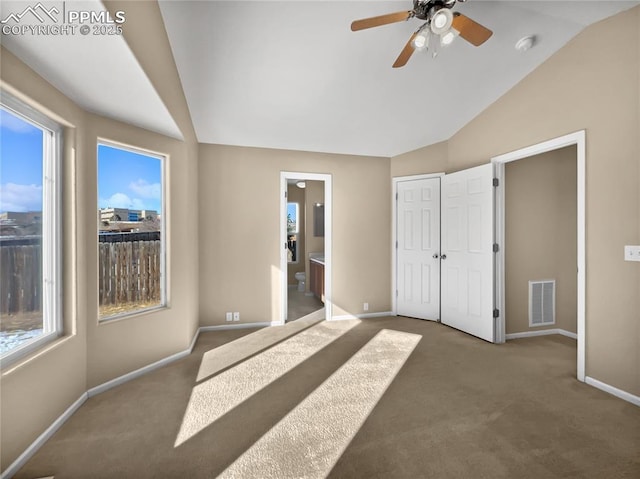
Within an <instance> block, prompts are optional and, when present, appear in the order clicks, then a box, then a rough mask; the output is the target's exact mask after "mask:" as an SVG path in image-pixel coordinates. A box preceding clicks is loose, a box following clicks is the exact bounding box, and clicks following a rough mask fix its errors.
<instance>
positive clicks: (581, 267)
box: [491, 130, 586, 382]
mask: <svg viewBox="0 0 640 479" xmlns="http://www.w3.org/2000/svg"><path fill="white" fill-rule="evenodd" d="M585 137H586V135H585V131H584V130H582V131H578V132H576V133H571V134H569V135H565V136H562V137H559V138H555V139H552V140H549V141H545V142H542V143H539V144H536V145H533V146H530V147H527V148H522V149H520V150H516V151H513V152H511V153H506V154H504V155H500V156H497V157H494V158H492V160H491V161H492V163H493V164H494V165H495V167H496V176H497V178H498V181H499V184H500V185H501V186H504V185H505V176H506V175H505V166H506V164H507V163H510V162H512V161H517V160H522V159H527V158H531V157H534V156H536V155H541V154H543V153H547V152H550V151H554V150H559V149H562V148H565V147H568V146H573V145H575V148H576V173H577V182H576V191H577V195H576V196H577V198H576V201H577V204H576V212H577V225H576V226H577V258H576V261H577V266H578V267H577V304H576V309H577V350H578V354H577V378H578V380H579V381H583V382H584V381H585V297H586V257H585V204H586V202H585V162H586V154H585V141H586V139H585ZM505 211H506V207H505V188H504V187H501V188H498V190H497V193H496V238H497V242H498V244H501V245H504V244H505V230H506V224H505V219H506V217H505ZM505 279H506V277H505V251H504V248H502V249H500V250H499V251H498V252H497V254H496V305H497V307H498V308H500V310H501V311H503V312H504V311H505V310H506V295H505V288H506V281H505ZM505 319H506V315H505V314H504V313H503V314H501V315H500V317H499V318H498V322H497V324H496V328H497V342H501V343H502V342H504V341H505V340H506V324H505Z"/></svg>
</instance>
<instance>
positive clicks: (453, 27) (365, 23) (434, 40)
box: [351, 0, 493, 68]
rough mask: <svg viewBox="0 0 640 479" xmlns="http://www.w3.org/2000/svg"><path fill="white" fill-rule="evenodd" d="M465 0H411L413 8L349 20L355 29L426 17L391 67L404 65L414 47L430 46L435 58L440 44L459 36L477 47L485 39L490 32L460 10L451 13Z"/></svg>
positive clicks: (445, 43)
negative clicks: (456, 5)
mask: <svg viewBox="0 0 640 479" xmlns="http://www.w3.org/2000/svg"><path fill="white" fill-rule="evenodd" d="M465 1H466V0H413V9H412V10H409V11H402V12H396V13H388V14H386V15H380V16H377V17H371V18H364V19H362V20H356V21H354V22H353V23H351V30H352V31H354V32H356V31H358V30H364V29H366V28H372V27H379V26H381V25H388V24H389V23H397V22H402V21H405V20H409V19H410V18H414V17H416V18H419V19H420V20H425V23H423V24H422V25H421V26H420V28H418V29H417V30H416V31H415V32H414V33H413V35H411V37H410V38H409V41H408V42H407V44H406V45H405V46H404V48H403V49H402V51H401V52H400V55H398V58H397V59H396V61H395V63H394V64H393V68H398V67H402V66H404V65H406V64H407V62H408V61H409V58H411V55H412V54H413V52H414V51H415V50H423V49H429V50H431V53H432V55H433V56H434V57H435V56H436V55H437V54H438V50H439V48H440V46H441V45H448V44H449V43H451V42H452V41H453V40H454V39H455V37H456V36H457V35H460V36H461V37H462V38H464V39H465V40H466V41H468V42H469V43H471V44H472V45H474V46H476V47H478V46H480V45H482V44H483V43H484V42H486V41H487V40H488V39H489V37H491V35H493V32H492V31H491V30H489V29H488V28H486V27H484V26H482V25H480V24H479V23H477V22H475V21H473V20H471V19H470V18H469V17H467V16H465V15H463V14H462V13H459V12H452V11H451V8H452V7H453V6H454V5H455V4H456V2H465Z"/></svg>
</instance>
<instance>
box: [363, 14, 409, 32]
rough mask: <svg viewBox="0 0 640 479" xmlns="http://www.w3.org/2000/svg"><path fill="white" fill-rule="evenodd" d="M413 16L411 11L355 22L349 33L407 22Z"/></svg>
mask: <svg viewBox="0 0 640 479" xmlns="http://www.w3.org/2000/svg"><path fill="white" fill-rule="evenodd" d="M413 15H414V13H413V10H409V11H408V12H396V13H387V14H386V15H380V16H378V17H371V18H363V19H362V20H355V21H354V22H352V23H351V31H353V32H356V31H358V30H364V29H365V28H373V27H379V26H381V25H388V24H389V23H396V22H403V21H405V20H409V19H410V18H411V17H412V16H413Z"/></svg>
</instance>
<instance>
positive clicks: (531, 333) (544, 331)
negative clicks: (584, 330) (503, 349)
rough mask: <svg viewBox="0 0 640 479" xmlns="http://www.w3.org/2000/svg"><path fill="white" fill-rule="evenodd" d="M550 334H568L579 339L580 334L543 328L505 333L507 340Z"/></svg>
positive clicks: (568, 336) (567, 335)
mask: <svg viewBox="0 0 640 479" xmlns="http://www.w3.org/2000/svg"><path fill="white" fill-rule="evenodd" d="M550 334H561V335H562V336H566V337H567V338H571V339H578V335H577V334H576V333H572V332H571V331H567V330H565V329H559V328H554V329H541V330H539V331H524V332H522V333H509V334H507V335H505V338H506V339H507V340H509V339H520V338H532V337H534V336H548V335H550Z"/></svg>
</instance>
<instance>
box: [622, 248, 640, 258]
mask: <svg viewBox="0 0 640 479" xmlns="http://www.w3.org/2000/svg"><path fill="white" fill-rule="evenodd" d="M624 260H625V261H640V246H632V245H627V246H625V247H624Z"/></svg>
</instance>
